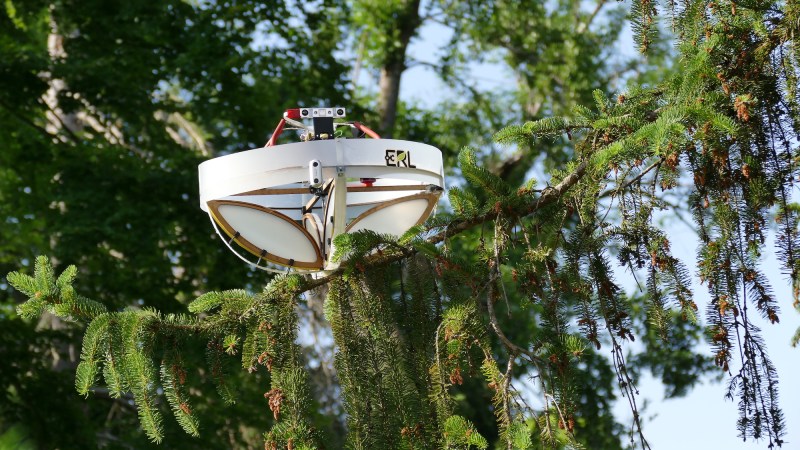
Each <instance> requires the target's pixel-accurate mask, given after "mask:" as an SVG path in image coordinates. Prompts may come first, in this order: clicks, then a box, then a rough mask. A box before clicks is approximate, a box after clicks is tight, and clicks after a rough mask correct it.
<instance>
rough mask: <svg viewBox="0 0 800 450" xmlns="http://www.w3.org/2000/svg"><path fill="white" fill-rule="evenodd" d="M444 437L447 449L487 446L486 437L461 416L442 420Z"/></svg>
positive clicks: (481, 447)
mask: <svg viewBox="0 0 800 450" xmlns="http://www.w3.org/2000/svg"><path fill="white" fill-rule="evenodd" d="M444 438H445V441H444V446H445V448H448V449H451V448H452V449H469V448H473V447H475V448H480V449H485V448H487V447H488V446H489V443H488V442H486V439H484V438H483V436H481V435H480V434H479V433H478V432H477V431H475V426H474V425H472V424H471V423H470V422H469V420H467V419H465V418H463V417H461V416H450V417H448V418H447V420H445V421H444ZM516 448H527V447H516Z"/></svg>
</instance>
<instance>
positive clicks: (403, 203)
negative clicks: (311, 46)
mask: <svg viewBox="0 0 800 450" xmlns="http://www.w3.org/2000/svg"><path fill="white" fill-rule="evenodd" d="M323 109H325V108H323ZM325 110H327V109H325ZM339 110H342V111H343V109H339ZM290 111H291V110H290ZM307 111H310V112H311V111H313V110H307ZM311 114H313V112H311ZM333 114H335V113H333ZM323 115H324V113H323ZM290 117H292V116H291V115H288V112H287V114H285V115H284V118H285V119H287V120H290V122H291V123H297V122H295V121H293V120H291V119H290ZM337 125H338V124H337ZM279 129H281V130H282V125H279ZM370 131H371V130H370ZM276 132H278V133H279V132H280V131H279V130H276ZM373 134H374V132H373ZM326 135H327V133H326ZM311 136H314V135H313V134H312V135H311ZM312 139H314V137H312ZM273 142H274V139H271V140H270V143H273ZM199 178H200V207H201V208H202V209H203V210H204V211H206V212H208V213H209V216H210V218H211V222H212V224H213V226H214V227H215V228H216V230H217V232H218V234H219V235H220V237H222V239H223V240H224V241H225V243H226V244H227V245H228V247H229V248H230V249H231V251H233V252H234V253H236V254H237V255H238V256H239V257H240V258H241V259H243V260H245V261H246V262H248V263H250V264H253V265H255V266H256V267H258V268H261V269H265V270H273V271H276V270H281V269H282V270H285V269H286V268H291V269H293V270H296V271H301V272H317V271H322V270H332V269H334V268H335V267H336V266H337V265H336V264H335V263H333V262H331V261H330V256H331V255H332V254H333V252H334V248H333V239H334V238H335V237H336V236H338V235H339V234H342V233H347V232H355V231H359V230H372V231H375V232H376V233H381V234H391V235H395V236H399V235H401V234H403V233H404V232H405V231H407V230H408V229H409V228H411V227H413V226H414V225H417V224H420V223H422V222H423V221H424V220H425V219H427V218H428V216H429V215H430V214H431V212H432V211H433V209H434V208H435V206H436V202H437V201H438V198H439V195H440V194H441V192H442V189H443V186H444V177H443V170H442V155H441V152H440V151H439V150H438V149H437V148H435V147H432V146H430V145H427V144H421V143H417V142H410V141H402V140H396V139H358V138H353V139H346V138H342V137H335V138H334V137H330V138H327V139H315V140H310V141H308V142H297V143H291V144H284V145H269V146H267V147H264V148H257V149H253V150H247V151H243V152H239V153H234V154H230V155H226V156H221V157H218V158H214V159H211V160H208V161H205V162H203V163H202V164H200V166H199ZM234 243H235V244H237V247H238V248H239V249H243V250H246V251H247V252H248V253H249V254H250V255H251V256H249V257H245V256H243V255H242V253H241V252H240V251H237V250H236V248H234V246H233V245H232V244H234Z"/></svg>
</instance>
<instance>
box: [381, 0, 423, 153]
mask: <svg viewBox="0 0 800 450" xmlns="http://www.w3.org/2000/svg"><path fill="white" fill-rule="evenodd" d="M419 3H420V0H410V1H407V2H405V4H404V7H403V8H402V10H400V11H399V14H398V15H397V21H396V22H395V24H394V26H395V27H396V30H397V34H396V38H397V41H396V42H392V41H393V39H390V40H389V42H388V43H387V48H386V55H385V57H384V63H383V65H382V66H381V76H380V80H379V82H378V86H379V89H380V93H379V98H378V114H379V115H380V133H381V137H384V138H390V137H392V134H393V131H394V125H395V122H396V120H397V99H398V97H399V95H400V78H401V77H402V75H403V72H404V71H405V70H406V69H407V68H408V67H407V66H406V50H407V49H408V43H409V42H410V41H411V38H412V37H413V36H414V34H416V32H417V29H418V28H419V26H420V24H421V20H420V16H419Z"/></svg>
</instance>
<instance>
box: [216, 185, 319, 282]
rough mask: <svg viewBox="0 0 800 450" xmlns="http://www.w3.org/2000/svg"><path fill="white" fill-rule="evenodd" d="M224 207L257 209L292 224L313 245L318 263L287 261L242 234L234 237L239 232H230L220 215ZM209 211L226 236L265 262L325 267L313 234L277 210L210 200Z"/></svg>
mask: <svg viewBox="0 0 800 450" xmlns="http://www.w3.org/2000/svg"><path fill="white" fill-rule="evenodd" d="M223 205H231V206H238V207H242V208H249V209H255V210H257V211H261V212H264V213H267V214H270V215H272V216H275V217H277V218H279V219H282V220H284V221H286V222H288V223H290V224H291V225H292V226H293V227H295V228H296V229H297V230H299V231H300V232H302V233H303V235H304V236H305V237H306V239H308V241H309V242H311V243H312V244H313V247H314V252H315V253H316V255H317V259H316V261H314V262H304V261H300V262H298V261H292V260H289V259H286V258H282V257H280V256H278V255H274V254H272V253H268V252H266V250H264V249H262V248H258V247H256V246H255V245H253V243H252V242H250V241H248V240H247V239H246V238H244V237H243V236H242V235H241V234H239V235H238V236H234V235H235V234H236V233H237V232H236V231H235V230H234V233H233V234H232V233H231V232H230V230H233V227H232V226H231V225H230V224H229V223H228V221H227V220H225V219H224V218H223V217H222V215H221V214H220V213H219V207H220V206H223ZM208 209H209V211H210V212H211V217H213V218H214V220H215V221H216V222H217V223H218V224H219V225H220V226H221V227H222V229H223V230H224V231H225V234H227V235H228V236H229V237H231V238H232V239H233V241H234V242H236V243H237V244H239V245H240V246H241V247H242V248H244V249H245V250H247V251H248V252H250V253H252V254H253V255H255V256H258V257H259V258H261V259H264V260H265V261H269V262H272V263H275V264H280V265H282V266H286V267H297V268H299V269H319V268H321V267H322V266H323V260H322V255H321V254H320V250H319V245H317V244H316V243H315V242H314V238H313V237H312V236H311V233H309V232H308V230H306V229H305V228H304V227H302V226H300V225H298V224H297V222H295V221H294V220H292V219H291V218H289V217H288V216H286V215H284V214H281V213H279V212H277V211H275V210H272V209H269V208H265V207H263V206H261V205H255V204H252V203H245V202H237V201H233V200H210V201H209V202H208ZM290 263H291V264H290Z"/></svg>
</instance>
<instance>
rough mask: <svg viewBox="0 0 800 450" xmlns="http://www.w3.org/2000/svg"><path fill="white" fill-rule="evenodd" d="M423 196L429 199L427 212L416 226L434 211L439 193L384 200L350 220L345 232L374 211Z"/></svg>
mask: <svg viewBox="0 0 800 450" xmlns="http://www.w3.org/2000/svg"><path fill="white" fill-rule="evenodd" d="M421 198H422V199H427V200H428V207H427V208H425V212H424V213H423V214H422V215H421V216H420V218H419V220H417V223H415V224H414V225H412V226H413V227H415V226H417V225H419V224H421V223H422V222H424V221H425V219H427V218H428V216H429V215H430V214H431V211H433V208H434V207H435V206H436V201H437V200H438V198H439V194H435V193H431V192H424V193H419V194H414V195H409V196H406V197H400V198H396V199H394V200H389V201H386V202H382V203H381V204H379V205H378V206H375V207H373V208H370V209H368V210H366V211H364V212H363V213H361V214H360V215H359V216H358V217H356V218H355V219H353V221H352V222H350V224H349V225H347V227H346V228H345V233H347V232H349V231H350V229H352V228H353V226H354V225H355V224H357V223H358V222H359V221H361V219H364V218H366V217H367V216H369V215H372V214H373V213H376V212H378V211H380V210H382V209H384V208H388V207H390V206H393V205H397V204H398V203H403V202H409V201H412V200H418V199H421Z"/></svg>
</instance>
